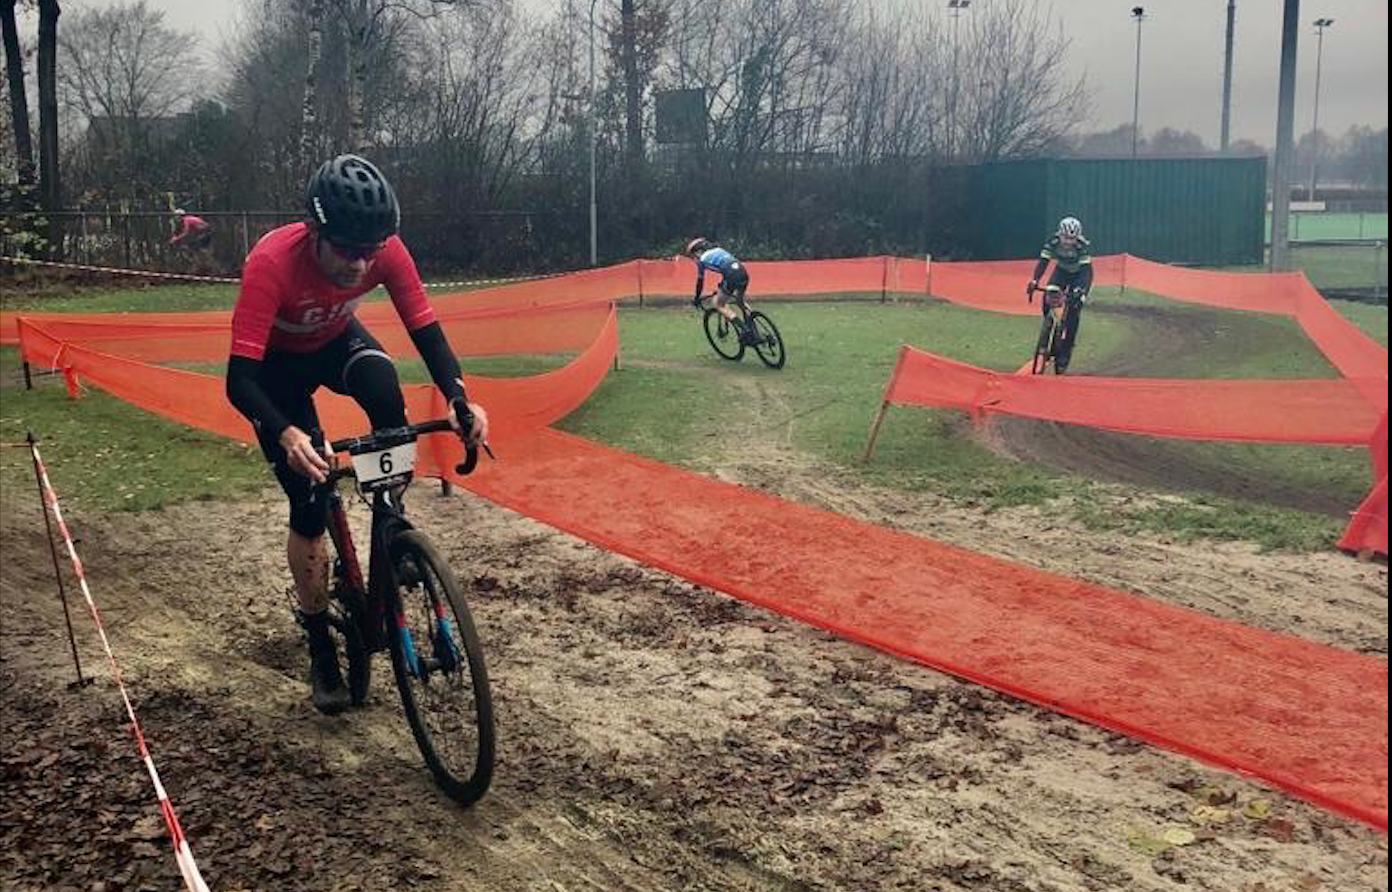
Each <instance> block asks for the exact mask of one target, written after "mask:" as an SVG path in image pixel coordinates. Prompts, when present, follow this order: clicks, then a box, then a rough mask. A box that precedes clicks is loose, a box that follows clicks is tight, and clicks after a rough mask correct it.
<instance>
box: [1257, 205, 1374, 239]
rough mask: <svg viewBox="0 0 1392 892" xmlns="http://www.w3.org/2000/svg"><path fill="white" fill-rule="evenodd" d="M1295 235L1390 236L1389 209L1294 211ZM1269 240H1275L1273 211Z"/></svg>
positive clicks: (1292, 227) (1292, 230)
mask: <svg viewBox="0 0 1392 892" xmlns="http://www.w3.org/2000/svg"><path fill="white" fill-rule="evenodd" d="M1290 237H1291V238H1292V239H1296V240H1299V239H1321V240H1323V239H1342V238H1347V239H1356V238H1380V239H1383V240H1384V241H1386V239H1387V212H1386V211H1381V212H1368V213H1347V212H1335V213H1308V214H1307V213H1293V214H1291V222H1290ZM1266 240H1267V241H1268V242H1269V241H1271V215H1270V214H1267V215H1266Z"/></svg>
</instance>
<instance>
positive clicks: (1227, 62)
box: [1218, 0, 1237, 152]
mask: <svg viewBox="0 0 1392 892" xmlns="http://www.w3.org/2000/svg"><path fill="white" fill-rule="evenodd" d="M1236 19H1237V0H1228V31H1227V36H1226V38H1225V39H1224V41H1223V126H1222V129H1221V131H1220V132H1219V134H1218V151H1220V152H1227V150H1228V143H1229V141H1230V139H1229V137H1230V135H1231V133H1232V56H1233V51H1232V50H1233V25H1234V22H1235V21H1236Z"/></svg>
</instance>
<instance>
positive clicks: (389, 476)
mask: <svg viewBox="0 0 1392 892" xmlns="http://www.w3.org/2000/svg"><path fill="white" fill-rule="evenodd" d="M415 466H416V444H415V443H414V442H412V443H402V444H401V445H400V446H393V447H391V448H390V449H379V450H378V451H376V452H364V453H362V454H361V455H355V456H353V473H354V474H356V475H357V478H358V486H360V487H361V488H363V489H379V488H381V487H383V486H389V485H391V484H393V483H398V482H400V481H403V480H406V479H407V478H409V477H410V476H411V471H412V469H413V468H415Z"/></svg>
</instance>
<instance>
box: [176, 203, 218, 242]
mask: <svg viewBox="0 0 1392 892" xmlns="http://www.w3.org/2000/svg"><path fill="white" fill-rule="evenodd" d="M174 226H175V229H176V230H177V231H176V232H175V233H174V236H173V237H172V238H171V239H170V240H169V244H170V245H171V246H177V245H188V246H189V247H190V248H206V247H208V245H210V244H212V241H213V227H212V226H210V225H208V221H207V220H204V219H203V218H202V217H198V216H195V215H193V214H190V213H189V212H188V211H186V210H184V209H183V208H175V209H174Z"/></svg>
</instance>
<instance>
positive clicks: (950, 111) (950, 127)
mask: <svg viewBox="0 0 1392 892" xmlns="http://www.w3.org/2000/svg"><path fill="white" fill-rule="evenodd" d="M969 6H971V0H947V8H948V9H950V10H952V96H951V99H950V101H949V102H948V108H947V154H948V157H949V158H950V157H952V156H953V155H955V154H956V149H957V92H958V89H959V87H960V85H961V76H960V75H959V73H958V68H957V58H958V56H957V20H958V19H960V18H961V17H962V10H964V9H966V8H967V7H969Z"/></svg>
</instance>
